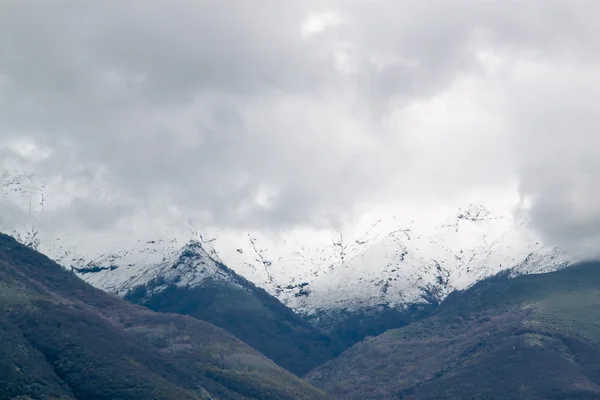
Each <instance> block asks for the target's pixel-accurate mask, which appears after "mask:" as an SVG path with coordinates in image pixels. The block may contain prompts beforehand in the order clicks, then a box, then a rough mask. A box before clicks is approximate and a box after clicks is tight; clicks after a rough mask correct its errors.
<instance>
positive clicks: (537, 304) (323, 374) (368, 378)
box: [307, 263, 600, 400]
mask: <svg viewBox="0 0 600 400" xmlns="http://www.w3.org/2000/svg"><path fill="white" fill-rule="evenodd" d="M599 304H600V263H586V264H580V265H577V266H573V267H571V268H568V269H564V270H561V271H558V272H553V273H549V274H544V275H530V276H521V277H518V278H515V279H509V278H508V277H507V276H506V275H499V276H496V277H494V278H491V279H488V280H485V281H482V282H480V283H478V284H477V285H475V286H474V287H472V288H471V289H469V290H467V291H464V292H456V293H454V294H452V295H450V296H449V297H448V299H447V300H446V301H445V302H444V303H442V305H441V306H440V307H439V309H438V310H437V312H436V313H435V315H433V316H431V317H429V318H426V319H424V320H422V321H419V322H416V323H413V324H411V325H408V326H406V327H404V328H402V329H396V330H391V331H388V332H386V333H384V334H382V335H380V336H378V337H375V338H372V339H369V340H366V341H363V342H361V343H358V344H357V345H355V346H353V347H352V348H350V349H349V350H347V351H346V352H344V353H343V354H342V355H341V356H340V357H339V358H338V359H336V360H333V361H331V362H329V363H327V364H325V365H323V366H321V367H319V368H317V369H316V370H314V371H312V372H311V373H309V374H308V376H307V378H308V379H309V381H310V382H312V383H313V384H314V385H316V386H319V387H322V388H324V389H326V390H328V391H329V392H330V393H331V394H332V395H334V396H336V397H338V398H343V399H378V400H381V399H398V398H404V399H525V398H526V399H552V398H554V399H597V398H600V307H599Z"/></svg>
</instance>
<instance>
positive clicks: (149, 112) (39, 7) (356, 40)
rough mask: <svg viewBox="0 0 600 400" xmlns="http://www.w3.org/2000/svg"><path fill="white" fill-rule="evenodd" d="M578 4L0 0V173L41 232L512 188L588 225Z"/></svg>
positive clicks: (592, 129) (322, 213) (350, 209)
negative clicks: (24, 175) (29, 186)
mask: <svg viewBox="0 0 600 400" xmlns="http://www.w3.org/2000/svg"><path fill="white" fill-rule="evenodd" d="M599 8H600V5H599V4H598V3H597V2H596V1H593V0H590V1H575V2H564V1H547V0H546V1H531V2H527V3H521V2H496V3H488V2H477V3H476V2H471V1H465V2H460V1H459V2H452V3H449V2H417V1H401V2H397V1H358V0H357V1H319V2H316V1H315V2H312V1H307V2H295V3H294V4H291V3H290V2H273V1H262V0H261V1H253V2H251V3H250V2H230V1H222V2H217V1H196V0H175V1H172V2H168V3H166V2H163V1H156V0H145V1H129V2H123V1H93V0H89V1H82V2H54V3H50V2H46V1H41V0H39V1H34V0H20V1H16V0H8V1H4V2H2V3H0V10H1V11H0V54H2V57H0V157H2V167H3V168H5V169H6V170H8V169H9V168H16V169H19V170H25V171H29V172H33V173H35V174H36V175H37V176H39V177H41V178H43V180H44V181H46V182H49V183H48V188H47V191H49V197H48V207H49V210H50V211H48V213H49V214H50V216H49V217H48V218H49V221H50V222H49V223H50V224H52V225H55V226H63V227H64V226H73V225H76V226H78V227H80V228H81V229H91V230H107V229H112V228H114V226H116V225H118V224H120V223H123V221H126V220H131V218H133V217H132V215H136V216H137V217H135V218H134V219H135V220H136V221H141V220H147V219H149V218H156V219H158V220H164V219H167V220H181V221H182V222H184V221H193V223H194V224H198V225H202V226H204V225H206V226H210V225H214V226H223V225H227V226H231V227H233V228H239V229H259V230H273V231H278V230H283V229H293V228H294V227H299V226H309V227H317V228H323V227H336V226H339V225H340V224H344V223H348V221H352V220H354V219H355V218H357V217H359V216H361V215H363V214H365V213H372V212H373V210H392V211H393V212H399V213H401V212H405V213H419V212H420V213H427V212H429V210H431V209H433V208H435V207H440V206H444V205H449V204H451V205H454V204H461V203H464V202H469V201H472V200H473V199H475V200H477V201H482V202H491V203H493V202H495V201H498V199H499V198H502V197H503V196H508V197H510V196H513V197H514V196H515V195H519V196H521V198H522V199H523V202H524V203H527V205H528V211H527V212H529V213H530V216H531V221H532V223H533V225H534V226H535V227H536V228H537V229H539V230H540V231H541V232H542V233H543V234H544V235H545V236H546V238H547V239H548V240H550V241H555V242H556V243H561V244H562V243H566V244H572V243H576V242H580V241H590V242H593V241H594V240H597V239H598V238H599V236H600V235H599V234H598V232H600V230H599V228H600V205H599V204H600V203H598V202H597V201H595V199H596V198H597V197H598V196H597V195H598V194H600V193H598V192H599V191H600V189H599V187H600V186H599V185H597V184H596V182H598V181H599V179H600V162H599V161H598V157H597V155H596V153H597V151H598V150H597V149H600V146H599V145H600V143H598V142H599V141H600V139H599V138H600V132H599V128H600V122H599V121H600V118H599V117H598V106H597V105H598V104H600V74H599V72H600V71H599V61H600V59H599V57H600V56H599V55H600V39H599V38H600V27H599V26H598V24H597V22H596V18H595V16H597V15H598V13H599V12H600V9H599Z"/></svg>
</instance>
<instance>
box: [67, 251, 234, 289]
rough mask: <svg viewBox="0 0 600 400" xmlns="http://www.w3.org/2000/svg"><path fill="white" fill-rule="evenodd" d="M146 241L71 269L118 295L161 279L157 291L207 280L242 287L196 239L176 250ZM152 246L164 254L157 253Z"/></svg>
mask: <svg viewBox="0 0 600 400" xmlns="http://www.w3.org/2000/svg"><path fill="white" fill-rule="evenodd" d="M146 244H147V245H148V246H144V247H141V248H139V249H134V250H130V251H121V252H117V253H114V254H109V255H105V256H103V257H100V258H96V259H95V260H94V261H91V262H88V263H87V264H85V267H75V266H73V267H72V268H73V270H74V271H75V272H76V273H77V274H78V275H79V276H81V277H82V278H83V279H85V280H86V281H88V282H89V283H91V284H92V285H94V286H96V287H99V288H101V289H103V290H106V291H109V292H112V293H116V294H118V295H125V294H126V293H127V292H128V291H129V290H132V289H134V288H135V287H136V286H138V285H144V284H147V283H149V282H151V281H154V282H155V283H156V282H157V281H160V282H161V284H160V285H156V287H157V290H158V289H161V288H162V287H164V286H166V285H169V284H174V285H177V286H189V287H195V286H198V285H201V284H202V283H203V282H205V281H206V280H209V279H210V280H214V281H220V282H225V283H228V284H230V285H233V286H237V287H240V288H242V284H241V283H240V278H239V277H238V276H237V275H235V274H234V273H232V271H231V270H229V269H228V268H227V267H225V266H224V265H223V264H221V263H220V262H219V261H217V260H215V259H214V258H213V257H212V256H211V255H210V254H209V252H207V251H206V250H205V249H204V247H203V245H202V243H201V242H200V241H199V240H191V241H189V242H188V243H186V244H185V245H184V246H183V247H182V248H180V249H178V250H175V249H174V247H172V246H171V247H169V246H166V247H163V246H160V245H161V244H163V245H164V243H161V241H148V242H146ZM156 245H159V247H158V248H160V249H161V250H162V252H164V253H162V254H159V253H157V252H156V250H157V247H156ZM156 256H158V257H156ZM133 260H135V262H132V261H133ZM142 260H143V261H142Z"/></svg>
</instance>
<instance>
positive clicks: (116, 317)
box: [0, 235, 324, 400]
mask: <svg viewBox="0 0 600 400" xmlns="http://www.w3.org/2000/svg"><path fill="white" fill-rule="evenodd" d="M0 326H2V330H1V331H0V336H2V339H4V340H3V341H2V342H1V343H2V344H1V345H0V353H1V354H2V356H3V357H1V358H0V371H1V373H0V399H12V398H18V397H19V396H21V398H39V399H46V398H57V399H75V398H85V399H97V400H101V399H140V400H141V399H150V398H151V399H174V398H176V399H268V398H270V399H280V398H284V399H296V398H305V399H320V398H324V395H323V394H322V393H320V392H319V391H317V390H315V389H313V388H312V387H310V386H309V385H308V384H307V383H305V382H304V381H302V380H300V379H298V378H296V377H295V376H293V375H291V374H290V373H288V372H286V371H285V370H283V369H281V368H279V367H278V366H276V365H275V364H274V363H273V362H271V361H270V360H268V359H266V358H265V357H263V356H262V355H261V354H260V353H258V352H256V351H255V350H253V349H251V348H250V347H248V346H247V345H245V344H244V343H242V342H241V341H239V340H238V339H236V338H234V337H233V336H231V335H229V334H227V333H226V332H224V331H223V330H221V329H219V328H217V327H215V326H213V325H211V324H208V323H204V322H201V321H198V320H195V319H191V318H187V317H183V316H178V315H172V314H161V313H154V312H151V311H149V310H147V309H145V308H142V307H138V306H135V305H131V304H128V303H126V302H124V301H123V300H121V299H119V298H117V297H113V296H110V295H107V294H106V293H104V292H102V291H100V290H98V289H95V288H93V287H92V286H90V285H88V284H86V283H85V282H83V281H82V280H80V279H79V278H78V277H76V276H75V275H74V274H73V273H71V272H68V271H65V270H64V269H63V268H62V267H60V266H59V265H57V264H56V263H54V262H52V261H50V260H49V259H48V258H46V257H45V256H43V255H41V254H39V253H36V252H34V251H32V250H31V249H29V248H27V247H25V246H23V245H21V244H19V243H17V242H16V241H15V240H14V239H12V238H10V237H7V236H4V235H0Z"/></svg>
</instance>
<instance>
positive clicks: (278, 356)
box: [125, 265, 342, 375]
mask: <svg viewBox="0 0 600 400" xmlns="http://www.w3.org/2000/svg"><path fill="white" fill-rule="evenodd" d="M220 267H221V268H222V269H224V270H226V271H227V274H228V275H229V276H231V277H232V279H234V280H235V282H236V283H238V285H232V284H230V283H229V282H224V281H219V280H216V279H209V280H206V281H204V282H202V284H201V285H199V286H195V287H185V286H184V287H182V286H177V285H175V284H170V285H164V282H156V281H151V282H149V283H148V284H146V285H140V286H137V287H136V288H135V289H133V290H131V291H130V292H129V293H128V294H127V295H126V296H125V299H126V300H128V301H130V302H132V303H136V304H141V305H144V306H146V307H148V308H150V309H152V310H154V311H160V312H172V313H178V314H183V315H189V316H191V317H194V318H197V319H199V320H202V321H207V322H210V323H212V324H214V325H217V326H218V327H221V328H223V329H225V330H226V331H228V332H229V333H231V334H233V335H234V336H236V337H237V338H239V339H241V340H243V341H244V342H245V343H247V344H249V345H250V346H252V347H254V348H255V349H257V350H258V351H260V352H261V353H263V354H264V355H266V356H267V357H269V358H270V359H272V360H273V361H275V362H276V363H277V364H278V365H280V366H282V367H284V368H286V369H287V370H289V371H291V372H293V373H295V374H298V375H303V374H305V373H306V372H308V371H309V370H311V369H313V368H315V367H317V366H319V365H321V364H323V363H325V362H326V361H329V360H331V359H332V358H334V357H335V356H337V355H338V354H339V353H340V352H341V351H342V345H341V344H340V343H339V342H338V341H336V340H334V339H332V338H330V337H329V336H328V335H326V334H324V333H322V332H320V331H319V330H318V329H316V328H315V327H314V326H312V325H311V324H309V323H308V322H307V321H305V320H303V319H302V318H301V317H300V316H298V315H297V314H295V313H294V312H293V311H292V310H291V309H289V308H288V307H286V306H285V305H283V304H282V303H281V302H280V301H279V300H277V299H276V298H274V297H273V296H271V295H270V294H268V293H267V292H265V291H264V290H263V289H261V288H258V287H256V286H255V285H254V284H252V283H251V282H248V281H247V280H246V279H244V278H242V277H241V276H239V275H237V274H236V273H235V272H234V271H232V270H230V269H229V268H227V267H225V266H224V265H220ZM158 288H161V289H158Z"/></svg>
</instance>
